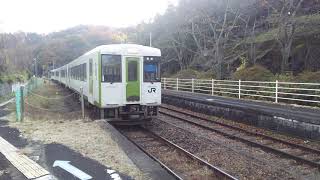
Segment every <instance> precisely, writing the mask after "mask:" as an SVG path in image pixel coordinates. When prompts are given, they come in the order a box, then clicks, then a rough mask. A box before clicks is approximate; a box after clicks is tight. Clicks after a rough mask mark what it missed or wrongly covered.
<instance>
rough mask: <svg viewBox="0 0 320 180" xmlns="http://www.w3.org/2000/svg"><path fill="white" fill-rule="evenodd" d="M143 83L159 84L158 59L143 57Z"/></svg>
mask: <svg viewBox="0 0 320 180" xmlns="http://www.w3.org/2000/svg"><path fill="white" fill-rule="evenodd" d="M143 70H144V73H143V81H144V82H160V80H161V79H160V57H144V63H143Z"/></svg>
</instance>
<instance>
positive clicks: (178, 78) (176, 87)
mask: <svg viewBox="0 0 320 180" xmlns="http://www.w3.org/2000/svg"><path fill="white" fill-rule="evenodd" d="M176 85H177V87H176V88H177V91H179V78H177V83H176Z"/></svg>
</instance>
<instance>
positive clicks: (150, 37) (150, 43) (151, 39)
mask: <svg viewBox="0 0 320 180" xmlns="http://www.w3.org/2000/svg"><path fill="white" fill-rule="evenodd" d="M149 35H150V47H152V33H151V32H150V34H149Z"/></svg>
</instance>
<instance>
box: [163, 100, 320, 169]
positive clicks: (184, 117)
mask: <svg viewBox="0 0 320 180" xmlns="http://www.w3.org/2000/svg"><path fill="white" fill-rule="evenodd" d="M159 113H160V114H162V115H165V116H169V117H171V118H174V119H177V120H179V121H183V122H187V123H189V124H192V125H195V126H197V127H200V128H203V129H206V130H210V131H212V132H215V133H218V134H221V135H223V136H225V137H227V138H231V139H235V140H238V141H241V142H243V143H246V144H248V145H250V146H255V147H259V148H261V149H263V150H265V151H269V152H272V153H275V154H278V155H281V156H282V157H286V158H289V159H294V160H296V161H297V162H300V163H304V164H307V165H309V166H312V167H316V168H318V169H320V151H319V150H317V149H313V148H310V147H306V146H303V145H300V144H295V143H291V142H288V141H285V140H282V139H277V138H274V137H271V136H267V135H264V134H261V133H257V132H251V131H249V130H246V129H243V128H239V127H236V126H232V125H229V124H225V123H222V122H217V121H213V120H210V119H209V118H205V117H202V116H199V115H196V114H192V113H189V112H185V111H181V110H180V109H179V108H172V107H170V106H167V105H162V106H161V109H160V111H159Z"/></svg>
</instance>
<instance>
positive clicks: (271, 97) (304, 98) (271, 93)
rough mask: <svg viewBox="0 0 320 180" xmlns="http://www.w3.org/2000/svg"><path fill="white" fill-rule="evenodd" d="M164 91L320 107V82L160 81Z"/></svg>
mask: <svg viewBox="0 0 320 180" xmlns="http://www.w3.org/2000/svg"><path fill="white" fill-rule="evenodd" d="M161 84H162V88H163V89H171V90H176V91H187V92H193V93H202V94H210V95H212V96H214V95H216V96H228V97H236V98H239V99H256V100H264V101H272V102H275V103H279V102H282V103H288V104H302V105H309V106H320V83H294V82H280V81H274V82H268V81H241V80H238V81H232V80H216V79H210V80H209V79H179V78H162V79H161Z"/></svg>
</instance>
